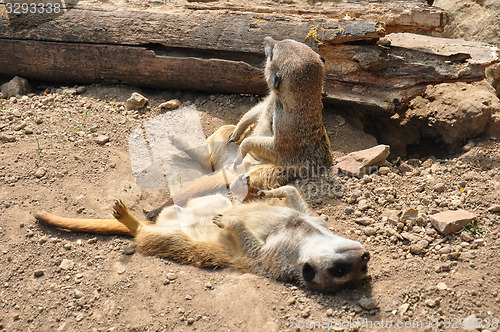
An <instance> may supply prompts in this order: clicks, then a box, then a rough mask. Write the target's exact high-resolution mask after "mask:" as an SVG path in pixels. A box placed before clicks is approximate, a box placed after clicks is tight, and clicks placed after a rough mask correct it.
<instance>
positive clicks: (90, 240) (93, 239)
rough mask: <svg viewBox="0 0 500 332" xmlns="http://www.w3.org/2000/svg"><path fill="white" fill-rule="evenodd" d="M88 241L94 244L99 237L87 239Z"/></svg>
mask: <svg viewBox="0 0 500 332" xmlns="http://www.w3.org/2000/svg"><path fill="white" fill-rule="evenodd" d="M87 243H88V244H94V243H97V238H96V237H92V238H90V239H88V240H87Z"/></svg>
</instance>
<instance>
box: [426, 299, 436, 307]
mask: <svg viewBox="0 0 500 332" xmlns="http://www.w3.org/2000/svg"><path fill="white" fill-rule="evenodd" d="M424 303H425V305H426V306H428V307H429V308H434V307H435V306H436V304H437V303H436V301H434V300H425V301H424Z"/></svg>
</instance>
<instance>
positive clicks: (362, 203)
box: [358, 199, 370, 211]
mask: <svg viewBox="0 0 500 332" xmlns="http://www.w3.org/2000/svg"><path fill="white" fill-rule="evenodd" d="M369 207H370V206H369V204H368V201H367V200H366V199H362V200H360V201H359V202H358V209H360V210H361V211H363V210H366V209H368V208H369Z"/></svg>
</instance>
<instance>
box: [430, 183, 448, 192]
mask: <svg viewBox="0 0 500 332" xmlns="http://www.w3.org/2000/svg"><path fill="white" fill-rule="evenodd" d="M445 189H446V186H445V184H444V183H442V182H439V183H436V184H435V185H434V186H433V187H432V190H434V191H435V192H437V193H442V192H444V190H445Z"/></svg>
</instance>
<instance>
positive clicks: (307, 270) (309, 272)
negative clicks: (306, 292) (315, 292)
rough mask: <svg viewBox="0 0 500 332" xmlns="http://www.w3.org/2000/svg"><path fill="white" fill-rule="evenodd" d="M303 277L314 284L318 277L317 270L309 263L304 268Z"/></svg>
mask: <svg viewBox="0 0 500 332" xmlns="http://www.w3.org/2000/svg"><path fill="white" fill-rule="evenodd" d="M302 276H303V277H304V280H305V281H306V282H312V281H313V280H314V277H315V276H316V270H315V269H314V268H313V267H312V266H311V265H309V264H308V263H305V264H304V266H303V267H302Z"/></svg>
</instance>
